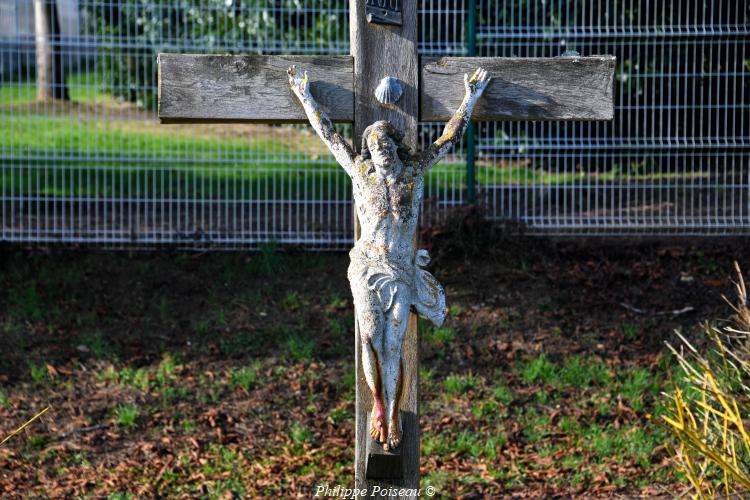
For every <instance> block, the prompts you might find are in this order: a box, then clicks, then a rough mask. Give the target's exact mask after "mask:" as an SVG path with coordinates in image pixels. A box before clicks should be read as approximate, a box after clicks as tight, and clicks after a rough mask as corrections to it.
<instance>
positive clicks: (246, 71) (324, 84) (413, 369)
mask: <svg viewBox="0 0 750 500" xmlns="http://www.w3.org/2000/svg"><path fill="white" fill-rule="evenodd" d="M380 5H383V6H385V8H384V9H382V10H381V9H379V6H380ZM368 19H369V21H370V22H368ZM350 27H351V29H350V35H351V56H300V55H277V56H263V55H249V56H221V55H179V54H160V56H159V118H160V119H161V122H162V123H207V122H213V123H216V122H221V123H247V122H255V123H259V122H261V123H306V122H307V117H306V115H305V112H304V111H303V108H302V107H301V105H300V103H299V101H298V100H297V98H296V97H295V95H294V94H293V92H292V90H291V89H290V88H289V84H288V76H287V68H289V67H290V66H292V65H297V66H298V67H300V68H303V69H305V70H307V71H308V72H309V75H310V78H311V91H312V94H313V97H314V98H315V100H316V101H317V102H318V104H319V105H320V107H321V108H322V109H323V110H324V111H325V112H326V113H327V114H328V116H330V118H331V119H332V120H333V121H334V122H339V123H342V122H343V123H353V124H354V147H355V148H356V149H359V143H360V141H359V138H360V137H361V135H362V132H363V131H364V129H365V128H366V127H367V126H368V125H370V124H372V123H373V122H375V121H377V120H388V121H390V122H391V123H392V124H393V125H395V126H396V127H397V128H398V129H400V130H401V131H403V132H404V136H405V137H404V143H405V144H406V145H407V146H409V147H410V148H411V149H412V150H416V147H417V122H418V121H419V120H421V121H433V122H441V121H447V120H448V119H450V117H451V115H452V114H453V112H454V111H455V110H456V108H457V107H458V106H459V104H460V103H461V99H462V97H463V92H464V86H463V85H464V83H463V74H464V73H469V74H471V73H472V72H473V71H474V70H475V69H476V68H477V67H478V66H482V67H483V68H485V69H487V70H488V71H489V74H490V76H491V78H492V81H491V83H490V85H489V87H488V88H487V90H486V91H485V93H484V96H483V97H482V99H481V100H480V102H479V104H478V105H477V108H476V109H475V111H474V114H473V119H474V120H609V119H611V118H612V114H613V102H612V93H613V89H612V84H613V77H614V67H615V58H614V57H612V56H594V57H579V56H572V57H556V58H494V57H493V58H476V57H443V58H432V57H422V58H421V60H420V58H419V56H418V54H417V1H416V0H403V1H400V0H399V1H393V0H388V1H385V2H384V1H382V0H380V1H376V0H350ZM386 76H391V77H394V78H396V79H398V80H399V81H400V82H401V84H402V86H403V95H402V97H401V98H400V99H399V100H398V101H397V102H396V104H395V105H388V106H384V105H382V104H380V103H379V102H378V101H377V100H376V98H375V96H374V90H375V87H376V86H377V85H378V83H379V82H380V81H381V79H382V78H384V77H386ZM355 216H356V214H355ZM356 226H357V225H356V224H355V227H356ZM357 238H358V234H357V230H356V229H355V240H356V239H357ZM416 324H417V322H416V316H415V315H414V314H412V315H411V317H410V319H409V327H408V330H407V334H406V338H405V340H404V344H403V360H404V365H403V369H404V374H403V383H404V386H403V394H402V399H401V410H402V415H403V436H404V438H403V442H402V444H401V446H400V448H399V449H398V450H396V452H395V453H389V452H383V450H382V449H378V448H377V447H373V446H372V443H371V438H370V434H369V432H368V416H369V411H370V408H371V406H372V401H371V396H370V392H369V390H368V388H367V386H366V384H365V381H364V376H363V373H362V366H361V361H360V357H361V344H360V342H359V332H357V333H356V334H355V337H356V339H355V346H356V366H357V390H356V394H357V402H356V459H355V471H356V474H355V476H356V484H355V487H356V488H358V489H362V488H367V489H368V494H371V493H372V492H373V488H375V487H380V488H385V487H396V488H407V489H410V488H419V425H418V399H417V394H418V392H417V388H418V359H419V357H418V350H417V328H416ZM405 493H406V494H405ZM393 496H412V495H411V494H409V492H404V491H402V492H401V495H398V493H397V494H395V495H393Z"/></svg>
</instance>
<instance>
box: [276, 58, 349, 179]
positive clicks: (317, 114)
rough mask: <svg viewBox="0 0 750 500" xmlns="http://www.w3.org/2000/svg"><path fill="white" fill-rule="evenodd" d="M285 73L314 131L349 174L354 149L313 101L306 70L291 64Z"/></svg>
mask: <svg viewBox="0 0 750 500" xmlns="http://www.w3.org/2000/svg"><path fill="white" fill-rule="evenodd" d="M300 73H302V75H300ZM287 74H288V75H289V85H290V86H291V87H292V90H293V91H294V94H295V95H296V96H297V98H299V100H300V102H301V103H302V107H304V108H305V113H306V114H307V118H308V119H309V120H310V125H312V127H313V128H314V129H315V132H317V133H318V136H319V137H320V138H321V139H322V140H323V142H324V143H325V145H326V146H328V149H330V150H331V153H333V156H334V157H335V158H336V161H337V162H339V165H341V166H342V167H344V170H346V172H347V173H349V174H350V175H351V172H352V170H353V168H354V151H353V150H352V148H351V146H349V144H348V143H347V142H346V139H344V138H343V137H341V134H339V133H338V132H336V129H335V128H333V124H332V123H331V120H330V119H329V118H328V115H326V114H325V113H324V112H323V111H322V110H321V109H320V108H318V103H317V102H315V99H313V96H312V94H311V93H310V82H309V81H308V79H307V71H305V72H301V71H298V70H297V67H296V66H292V67H290V68H289V69H288V70H287Z"/></svg>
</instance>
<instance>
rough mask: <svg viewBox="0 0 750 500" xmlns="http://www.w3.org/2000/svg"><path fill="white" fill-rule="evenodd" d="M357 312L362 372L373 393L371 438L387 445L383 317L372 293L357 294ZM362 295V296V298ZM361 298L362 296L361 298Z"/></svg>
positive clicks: (355, 299)
mask: <svg viewBox="0 0 750 500" xmlns="http://www.w3.org/2000/svg"><path fill="white" fill-rule="evenodd" d="M352 291H353V295H354V310H355V311H356V315H357V325H358V326H359V336H360V341H361V343H362V371H363V372H364V375H365V381H366V382H367V386H368V387H369V388H370V391H372V399H373V406H372V413H371V417H370V435H371V436H372V438H373V439H376V440H377V441H378V442H380V443H385V440H386V436H387V435H388V424H387V421H386V413H385V403H384V398H383V383H382V380H383V379H382V373H381V372H382V370H381V364H380V363H381V360H382V358H383V336H384V322H385V321H384V317H383V311H382V310H381V309H380V303H379V301H377V297H376V296H375V294H373V293H372V292H371V291H369V290H364V291H359V293H357V292H354V289H352ZM360 294H361V295H360ZM358 295H359V296H358Z"/></svg>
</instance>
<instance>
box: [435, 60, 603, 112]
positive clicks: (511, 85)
mask: <svg viewBox="0 0 750 500" xmlns="http://www.w3.org/2000/svg"><path fill="white" fill-rule="evenodd" d="M478 66H481V67H483V68H485V69H486V70H487V71H488V72H489V74H490V76H491V77H492V81H491V82H490V84H489V86H488V87H487V90H486V91H485V92H484V95H483V96H482V99H480V100H479V103H478V104H477V108H476V109H475V110H474V114H473V115H472V118H473V120H474V121H483V120H487V121H492V120H554V121H557V120H611V119H612V114H613V103H612V92H613V90H612V83H613V80H614V71H615V58H614V57H613V56H592V57H576V56H574V57H541V58H531V57H509V58H505V57H443V58H422V74H421V80H422V84H421V92H420V119H421V120H422V121H428V122H442V121H447V120H449V119H450V117H451V116H452V115H453V113H454V111H455V110H456V108H458V106H459V105H460V104H461V99H462V98H463V95H464V82H463V75H464V73H468V74H469V75H471V74H472V73H473V72H474V70H475V69H476V68H477V67H478Z"/></svg>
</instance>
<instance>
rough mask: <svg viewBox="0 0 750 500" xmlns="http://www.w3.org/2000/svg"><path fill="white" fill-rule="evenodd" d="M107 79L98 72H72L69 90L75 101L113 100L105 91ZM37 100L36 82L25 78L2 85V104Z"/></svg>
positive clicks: (0, 94)
mask: <svg viewBox="0 0 750 500" xmlns="http://www.w3.org/2000/svg"><path fill="white" fill-rule="evenodd" d="M105 81H106V80H105V79H103V77H101V76H99V75H98V74H97V73H96V72H90V73H72V74H70V75H68V77H67V84H68V91H69V92H70V98H71V100H73V101H78V102H89V103H107V102H113V101H114V99H113V98H112V95H111V94H109V93H107V92H105V91H104V90H103V89H104V82H105ZM35 101H36V82H35V81H33V80H23V81H18V82H6V83H4V84H3V85H0V106H7V105H17V104H25V103H32V102H35Z"/></svg>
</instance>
